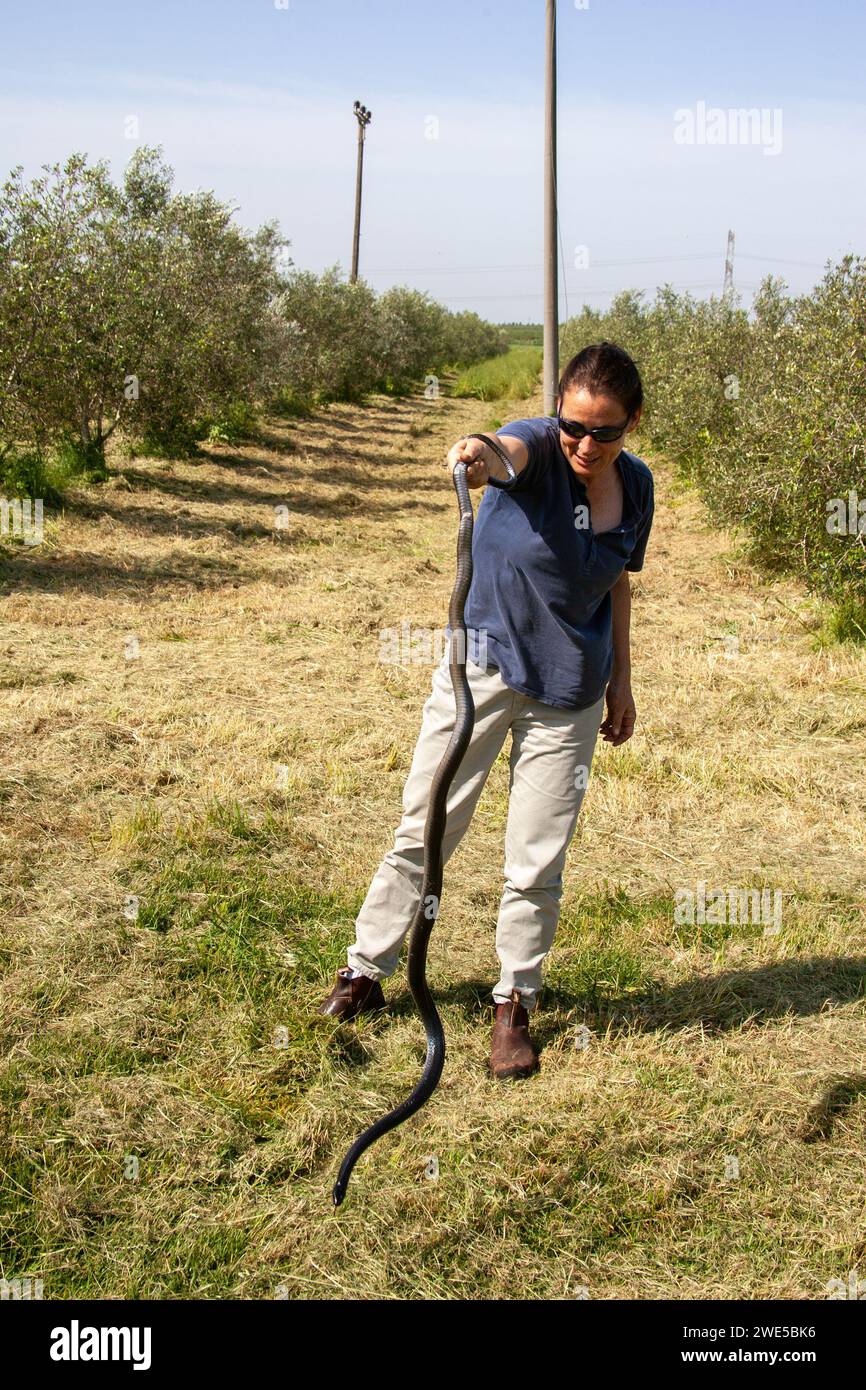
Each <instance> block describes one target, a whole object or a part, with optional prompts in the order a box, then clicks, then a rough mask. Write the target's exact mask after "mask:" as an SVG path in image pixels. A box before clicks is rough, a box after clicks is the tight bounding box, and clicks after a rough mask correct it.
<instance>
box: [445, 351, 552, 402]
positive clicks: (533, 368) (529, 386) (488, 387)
mask: <svg viewBox="0 0 866 1390" xmlns="http://www.w3.org/2000/svg"><path fill="white" fill-rule="evenodd" d="M543 356H544V354H543V352H542V349H541V348H537V347H510V348H509V349H508V352H506V353H503V355H502V356H501V357H490V358H488V359H487V361H486V362H478V363H477V364H476V365H475V366H474V367H467V368H466V370H465V371H462V372H460V373H459V374H458V376H457V380H456V381H455V382H454V385H453V387H452V389H451V394H452V395H453V396H471V397H472V398H473V399H474V400H476V401H506V400H515V399H519V398H521V397H524V396H531V395H532V394H533V392H534V391H535V388H536V385H537V382H538V374H539V372H540V371H541V363H542V359H543Z"/></svg>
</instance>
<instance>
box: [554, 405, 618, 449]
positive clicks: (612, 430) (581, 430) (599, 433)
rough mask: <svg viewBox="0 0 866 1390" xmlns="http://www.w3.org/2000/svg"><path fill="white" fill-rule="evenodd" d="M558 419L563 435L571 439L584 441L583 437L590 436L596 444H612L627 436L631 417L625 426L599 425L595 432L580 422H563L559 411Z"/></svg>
mask: <svg viewBox="0 0 866 1390" xmlns="http://www.w3.org/2000/svg"><path fill="white" fill-rule="evenodd" d="M556 419H557V423H558V424H559V428H560V429H561V430H562V432H563V434H567V435H568V436H569V438H571V439H583V436H584V435H585V434H588V435H589V436H590V437H591V438H592V439H594V440H595V442H596V444H612V443H613V441H614V440H615V439H619V437H620V435H622V434H625V432H626V429H627V428H628V424H629V420H631V416H629V417H628V420H626V422H625V424H623V425H597V426H596V428H595V429H594V430H588V429H587V428H586V426H585V425H582V424H581V423H580V421H579V420H563V418H562V416H561V415H560V414H559V412H558V411H557V415H556Z"/></svg>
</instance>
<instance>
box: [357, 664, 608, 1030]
mask: <svg viewBox="0 0 866 1390" xmlns="http://www.w3.org/2000/svg"><path fill="white" fill-rule="evenodd" d="M466 674H467V677H468V679H469V684H470V687H471V690H472V698H473V700H474V701H475V728H474V731H473V734H472V740H471V742H470V744H469V747H468V748H467V750H466V753H465V755H464V757H463V761H462V763H461V764H460V767H459V768H458V770H457V774H456V776H455V778H454V781H453V782H452V784H451V787H450V790H449V793H448V800H447V803H446V824H445V838H444V841H443V845H442V858H443V863H447V861H448V859H449V858H450V856H451V855H452V854H453V852H454V850H455V849H456V848H457V845H458V844H459V843H460V840H461V839H462V837H463V835H464V834H465V832H466V830H467V829H468V827H469V822H470V821H471V819H472V813H473V811H474V810H475V806H476V803H477V801H478V798H479V796H480V794H481V790H482V788H483V786H484V783H485V782H486V780H487V775H488V773H489V772H490V768H491V767H492V765H493V763H494V761H495V759H496V756H497V754H498V753H499V750H500V748H501V747H502V745H503V743H504V742H505V735H506V734H507V733H508V731H509V729H510V730H511V756H510V779H509V798H508V821H507V825H506V831H505V889H504V892H503V894H502V900H501V903H500V907H499V918H498V922H497V927H496V954H497V955H498V957H499V963H500V967H501V973H500V976H499V982H498V983H497V985H496V987H495V988H494V990H493V998H494V999H495V1001H496V1002H497V1003H501V1002H503V1001H505V1000H508V999H510V997H511V991H512V989H515V988H516V989H518V990H519V991H520V993H521V996H522V1002H523V1005H524V1007H525V1008H526V1009H528V1010H530V1011H531V1010H532V1009H534V1008H535V1006H536V1002H537V994H538V991H539V989H540V988H541V982H542V975H541V964H542V961H543V960H544V957H545V956H546V955H547V953H548V951H549V950H550V948H551V946H552V944H553V937H554V934H555V932H556V925H557V922H558V920H559V906H560V898H561V896H562V871H563V868H564V865H565V856H566V851H567V849H568V846H569V843H570V841H571V838H572V835H573V834H574V828H575V825H576V823H577V817H578V813H579V811H580V806H581V802H582V801H583V795H584V789H585V787H586V782H587V778H588V776H589V769H590V766H591V763H592V755H593V750H594V748H595V743H596V738H597V736H598V729H599V725H600V723H601V720H602V717H603V712H604V696H602V698H601V699H600V700H598V702H597V703H596V704H594V705H591V706H589V708H587V709H582V710H572V709H563V708H559V707H556V706H553V705H545V704H542V703H541V701H539V700H535V699H533V698H532V696H529V695H521V694H519V693H518V692H517V691H514V690H511V689H510V688H509V687H508V686H507V685H506V684H505V682H504V681H503V680H502V677H501V676H500V674H499V671H498V670H497V669H496V668H495V667H490V668H488V669H487V670H482V668H481V667H479V666H476V665H474V664H473V663H472V662H471V661H467V663H466ZM455 709H456V705H455V699H454V691H453V688H452V685H451V675H450V672H449V670H448V651H447V644H446V651H445V654H444V655H443V657H442V661H441V662H440V664H439V667H438V668H437V670H436V671H435V673H434V675H433V684H432V689H431V692H430V695H429V696H428V698H427V702H426V704H425V705H424V711H423V720H422V724H421V732H420V734H419V737H418V742H417V745H416V747H415V753H414V757H413V759H412V766H411V769H410V771H409V776H408V778H407V780H406V785H405V787H404V789H403V819H402V820H401V822H400V825H399V828H398V829H397V832H396V838H395V841H394V848H393V849H391V850H389V851H388V853H387V854H386V855H385V858H384V859H383V860H382V863H381V864H380V866H379V868H378V870H377V871H376V874H375V876H374V878H373V881H372V883H371V884H370V888H369V891H368V893H367V896H366V898H365V900H364V904H363V906H362V908H361V910H360V912H359V913H358V916H357V918H356V919H355V930H356V937H355V942H354V944H353V945H352V946H350V947H349V950H348V953H347V958H348V963H349V966H350V967H352V968H354V969H356V970H360V971H361V972H362V974H364V975H367V976H369V977H370V978H371V979H375V980H379V979H382V978H383V977H385V976H387V975H391V974H393V972H394V971H395V970H396V968H397V965H398V962H399V957H400V949H401V947H402V944H403V941H404V938H405V937H406V935H407V933H408V931H409V927H410V926H411V923H412V919H413V917H414V915H415V910H416V907H417V905H418V901H419V898H420V894H421V883H422V880H423V864H424V850H423V844H424V823H425V820H426V817H427V802H428V798H429V794H430V784H431V782H432V780H433V774H434V772H435V771H436V768H437V766H438V764H439V761H440V759H441V757H442V754H443V753H444V751H445V748H446V746H447V744H448V740H449V739H450V737H451V732H452V730H453V728H454V717H455ZM447 877H448V876H447V873H446V875H445V881H444V883H443V894H442V896H443V902H445V901H447ZM446 920H447V919H446Z"/></svg>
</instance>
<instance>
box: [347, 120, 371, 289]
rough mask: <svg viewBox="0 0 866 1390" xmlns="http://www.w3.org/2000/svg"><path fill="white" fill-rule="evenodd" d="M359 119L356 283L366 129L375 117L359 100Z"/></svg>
mask: <svg viewBox="0 0 866 1390" xmlns="http://www.w3.org/2000/svg"><path fill="white" fill-rule="evenodd" d="M353 110H354V112H355V116H356V118H357V121H358V172H357V176H356V178H355V235H354V238H353V241H352V275H351V280H352V282H353V283H354V281H355V280H357V278H358V246H359V243H360V240H361V179H362V177H363V172H364V131H365V130H366V129H367V126H368V125H369V124H370V122H371V120H372V119H373V113H372V111H368V110H367V108H366V106H362V105H361V103H360V102H359V101H356V102H355V105H354V107H353Z"/></svg>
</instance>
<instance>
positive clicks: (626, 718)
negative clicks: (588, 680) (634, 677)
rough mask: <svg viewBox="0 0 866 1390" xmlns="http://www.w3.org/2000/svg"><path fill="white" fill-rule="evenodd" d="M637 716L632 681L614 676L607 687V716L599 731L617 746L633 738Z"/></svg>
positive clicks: (608, 741)
mask: <svg viewBox="0 0 866 1390" xmlns="http://www.w3.org/2000/svg"><path fill="white" fill-rule="evenodd" d="M636 718H637V710H636V709H635V704H634V700H633V698H632V693H631V682H630V681H627V680H617V679H616V677H614V678H613V679H612V680H611V681H610V682H609V684H608V687H607V718H606V719H605V720H604V721H603V722H602V724H601V725H600V727H599V733H600V734H601V736H602V738H603V739H605V741H606V742H607V743H611V744H613V746H614V747H617V746H618V745H619V744H620V743H625V742H626V740H627V739H630V738H631V736H632V734H633V733H634V722H635V719H636Z"/></svg>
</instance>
